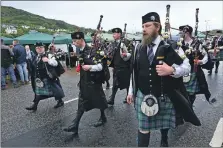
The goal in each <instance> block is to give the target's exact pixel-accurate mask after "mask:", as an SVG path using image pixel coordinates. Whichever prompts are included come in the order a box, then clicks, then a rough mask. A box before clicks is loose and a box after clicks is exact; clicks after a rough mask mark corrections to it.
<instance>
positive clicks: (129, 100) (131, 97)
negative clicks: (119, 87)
mask: <svg viewBox="0 0 223 148" xmlns="http://www.w3.org/2000/svg"><path fill="white" fill-rule="evenodd" d="M126 100H127V103H128V104H132V102H133V95H128V96H127V98H126Z"/></svg>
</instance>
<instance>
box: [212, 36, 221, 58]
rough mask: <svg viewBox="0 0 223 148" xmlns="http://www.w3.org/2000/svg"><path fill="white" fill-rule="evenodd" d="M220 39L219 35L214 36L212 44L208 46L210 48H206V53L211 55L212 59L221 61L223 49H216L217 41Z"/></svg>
mask: <svg viewBox="0 0 223 148" xmlns="http://www.w3.org/2000/svg"><path fill="white" fill-rule="evenodd" d="M220 39H221V37H220V38H218V37H214V38H213V43H214V46H212V47H210V49H209V50H208V54H209V55H210V56H211V59H212V61H223V50H219V49H218V42H219V41H220ZM213 47H214V48H213ZM211 48H213V49H211Z"/></svg>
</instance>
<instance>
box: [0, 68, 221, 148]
mask: <svg viewBox="0 0 223 148" xmlns="http://www.w3.org/2000/svg"><path fill="white" fill-rule="evenodd" d="M219 69H220V70H219V73H218V74H212V76H207V75H206V77H207V80H208V84H209V87H210V91H211V93H212V94H213V96H214V97H217V102H216V103H215V104H214V105H210V104H208V103H207V102H206V101H205V100H204V99H203V98H204V97H203V95H199V96H198V98H197V100H196V101H195V112H196V113H197V115H198V117H199V118H200V120H201V122H202V126H200V127H195V126H193V125H191V124H189V123H186V124H184V125H182V126H179V127H177V128H176V130H171V132H170V133H169V138H170V141H169V144H170V146H173V147H186V146H187V147H193V146H196V147H208V146H209V142H210V141H211V138H212V136H213V134H214V131H215V128H216V126H217V123H218V121H219V119H220V118H221V117H222V115H223V109H222V106H223V64H221V65H220V67H219ZM78 80H79V77H78V76H77V75H73V74H72V73H71V72H68V73H66V74H64V75H63V76H62V77H61V83H62V86H63V88H64V91H65V93H66V97H65V98H64V101H66V104H65V106H64V107H62V108H59V109H54V108H53V106H54V105H55V104H56V102H55V100H54V99H53V98H52V99H47V100H43V101H42V102H40V103H39V106H38V110H37V112H35V113H32V112H28V111H26V110H25V109H24V108H25V107H26V106H29V105H31V103H32V102H31V101H32V99H33V92H32V89H31V86H30V85H26V86H22V87H19V88H17V89H8V90H5V91H2V93H1V98H2V99H1V117H2V118H1V119H2V120H1V127H2V130H1V139H2V142H1V144H2V147H15V146H16V147H74V146H86V147H87V146H114V147H117V146H120V147H125V146H126V147H134V146H136V137H137V128H136V127H137V121H136V118H135V111H134V108H133V106H132V105H127V104H123V103H122V101H123V99H124V97H125V95H126V92H125V90H123V91H119V92H118V93H117V95H116V102H115V106H114V107H109V108H108V109H107V110H106V115H107V117H108V122H107V123H106V125H104V126H103V127H98V128H95V127H93V124H94V123H95V122H96V121H97V120H98V118H99V115H100V114H99V113H100V112H99V110H92V111H90V112H87V113H85V114H84V116H83V118H82V120H81V123H80V128H79V133H80V134H79V137H73V136H72V135H71V134H70V133H66V132H63V130H62V128H63V127H64V126H67V125H69V124H70V122H71V121H72V120H73V118H74V117H75V112H76V110H77V99H75V98H77V94H78V90H77V87H76V84H77V82H78ZM104 87H105V86H104ZM105 93H106V95H107V96H109V95H110V94H111V89H110V90H106V91H105ZM159 144H160V133H159V131H155V132H153V133H152V136H151V142H150V146H159Z"/></svg>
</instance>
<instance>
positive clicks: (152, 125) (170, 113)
mask: <svg viewBox="0 0 223 148" xmlns="http://www.w3.org/2000/svg"><path fill="white" fill-rule="evenodd" d="M144 96H145V95H144V94H142V92H141V91H140V90H138V91H137V95H136V100H135V108H136V116H137V119H138V129H139V130H142V131H150V130H160V129H168V128H175V127H176V112H175V109H174V106H173V103H172V102H171V100H170V99H169V98H167V99H166V101H165V102H161V101H160V100H159V99H158V101H159V112H158V113H157V114H156V115H155V116H151V117H148V116H146V115H145V114H144V113H143V112H142V111H141V104H142V101H143V98H144Z"/></svg>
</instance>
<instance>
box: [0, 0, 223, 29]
mask: <svg viewBox="0 0 223 148" xmlns="http://www.w3.org/2000/svg"><path fill="white" fill-rule="evenodd" d="M168 4H169V5H170V6H171V7H170V25H171V27H174V28H178V27H179V26H180V25H186V24H188V25H190V26H192V27H193V28H194V26H195V12H196V8H199V14H198V15H199V24H198V30H199V31H205V30H206V28H207V29H208V30H209V29H223V2H222V1H2V5H3V6H12V7H14V8H17V9H22V10H25V11H28V12H30V13H34V14H37V15H40V16H44V17H45V18H51V19H56V20H63V21H65V22H67V23H69V24H73V25H77V26H80V27H86V28H92V29H96V27H97V24H98V22H99V19H100V15H103V16H104V17H103V19H102V27H103V29H104V30H106V31H107V30H109V29H112V28H114V27H119V28H122V29H124V24H125V23H127V28H126V30H127V32H130V33H133V32H136V31H142V16H143V15H145V14H147V13H149V12H157V13H158V14H159V15H160V18H161V24H162V25H164V22H165V17H166V5H168ZM210 9H211V10H210ZM172 31H174V30H172Z"/></svg>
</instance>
